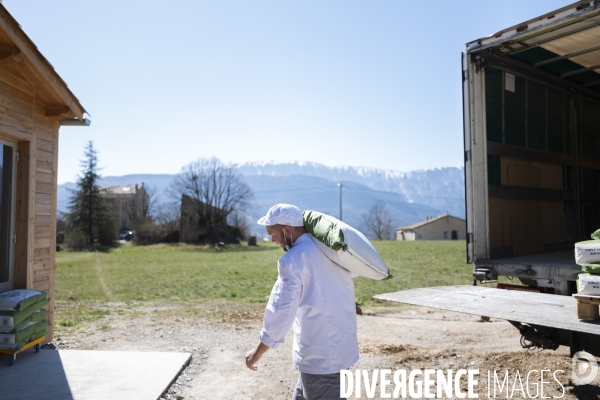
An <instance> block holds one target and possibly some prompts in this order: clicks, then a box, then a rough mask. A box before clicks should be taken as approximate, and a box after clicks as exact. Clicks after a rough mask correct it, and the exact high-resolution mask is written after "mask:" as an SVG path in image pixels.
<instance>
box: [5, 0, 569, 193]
mask: <svg viewBox="0 0 600 400" xmlns="http://www.w3.org/2000/svg"><path fill="white" fill-rule="evenodd" d="M3 4H4V6H5V7H6V8H7V9H8V11H9V12H11V13H12V15H13V16H14V17H15V18H16V19H17V21H19V23H20V24H21V26H22V27H23V29H24V30H25V32H26V33H27V34H28V35H29V37H30V38H31V39H32V40H33V41H34V43H36V45H37V46H38V48H39V49H40V51H41V52H42V53H43V54H44V55H45V56H46V58H47V59H48V60H49V61H50V63H52V65H53V66H54V68H55V69H56V70H57V72H58V73H59V74H60V75H61V77H62V78H63V79H64V80H65V81H66V82H67V84H68V85H69V87H70V88H71V90H72V91H73V93H74V94H75V95H76V96H77V97H78V98H79V100H80V101H81V104H82V105H83V106H84V107H85V109H86V110H87V111H88V112H89V113H90V115H91V120H92V125H91V126H90V127H88V128H84V127H63V128H61V131H60V149H59V153H60V158H59V173H58V181H59V183H64V182H67V181H73V180H74V177H75V176H76V174H77V173H78V171H79V169H80V167H79V160H80V159H81V158H82V154H83V147H84V145H85V143H86V142H87V141H88V140H93V141H94V143H95V146H96V148H97V149H98V151H99V160H100V165H101V167H103V170H102V174H103V175H105V176H108V175H125V174H133V173H176V172H179V170H180V169H181V167H182V166H183V165H184V164H187V163H189V162H191V161H193V160H195V159H197V158H199V157H211V156H216V157H218V158H220V159H221V160H223V161H225V162H235V163H243V162H246V161H277V162H284V161H312V162H318V163H322V164H326V165H330V166H336V165H353V166H367V167H377V168H384V169H393V170H399V171H409V170H413V169H418V168H423V167H430V166H459V165H462V160H463V146H462V136H463V132H462V105H461V80H460V53H461V52H462V51H463V49H464V44H465V43H466V42H468V41H471V40H474V39H478V38H480V37H483V36H487V35H489V34H491V33H493V32H495V31H498V30H501V29H504V28H507V27H509V26H511V25H515V24H517V23H520V22H523V21H525V20H527V19H530V18H533V17H536V16H538V15H541V14H543V13H545V12H549V11H552V10H554V9H556V8H559V7H562V6H564V5H567V4H569V3H568V2H564V1H555V0H525V1H524V0H503V1H497V2H484V1H481V0H473V1H466V0H465V1H422V0H421V1H404V0H402V1H400V0H371V1H367V0H361V1H356V0H337V1H334V0H319V1H310V0H303V1H276V0H255V1H228V0H214V1H201V0H186V1H184V0H171V1H161V2H158V1H152V0H145V1H141V0H118V1H116V0H104V1H74V0H53V1H48V0H4V1H3Z"/></svg>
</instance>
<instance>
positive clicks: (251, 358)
mask: <svg viewBox="0 0 600 400" xmlns="http://www.w3.org/2000/svg"><path fill="white" fill-rule="evenodd" d="M267 350H269V346H267V345H266V344H264V343H263V342H261V341H260V340H259V341H258V344H257V345H256V347H255V348H254V349H252V350H250V351H249V352H248V353H246V367H248V368H250V369H251V370H252V371H256V370H257V369H258V367H257V366H256V365H254V364H256V363H257V362H258V360H260V358H261V357H262V355H263V354H265V352H266V351H267Z"/></svg>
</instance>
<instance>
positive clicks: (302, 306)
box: [260, 233, 358, 374]
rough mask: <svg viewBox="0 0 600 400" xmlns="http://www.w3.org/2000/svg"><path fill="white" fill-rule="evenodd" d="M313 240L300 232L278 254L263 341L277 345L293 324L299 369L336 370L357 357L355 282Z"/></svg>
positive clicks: (261, 339) (294, 348) (348, 366)
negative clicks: (287, 247) (280, 255)
mask: <svg viewBox="0 0 600 400" xmlns="http://www.w3.org/2000/svg"><path fill="white" fill-rule="evenodd" d="M313 240H316V239H313V238H312V237H311V236H310V235H309V234H308V233H305V234H303V235H301V236H300V237H299V238H298V239H297V240H296V242H295V243H294V245H293V247H292V248H291V249H290V250H289V251H288V252H287V253H285V255H284V256H283V257H281V259H279V262H278V263H277V269H278V272H279V276H278V277H277V281H276V282H275V285H274V286H273V290H272V291H271V296H270V298H269V303H268V304H267V308H266V309H265V317H264V326H263V329H262V331H261V333H260V341H261V342H263V343H264V344H266V345H267V346H269V347H270V348H273V349H276V348H277V347H279V345H280V344H281V343H283V341H284V339H285V335H286V333H287V332H288V331H289V329H290V326H292V324H293V327H294V347H293V354H292V358H293V363H294V368H296V369H297V370H299V371H300V372H305V373H309V374H333V373H337V372H339V371H340V370H342V369H347V368H350V366H352V365H353V364H354V363H356V361H358V338H357V334H356V306H355V299H354V282H353V281H352V275H351V274H350V272H348V271H346V270H344V269H342V268H340V267H339V266H337V265H336V264H334V263H333V262H332V261H331V260H330V259H329V258H327V256H325V254H323V252H322V251H321V250H319V248H318V247H317V245H316V244H315V243H314V242H313Z"/></svg>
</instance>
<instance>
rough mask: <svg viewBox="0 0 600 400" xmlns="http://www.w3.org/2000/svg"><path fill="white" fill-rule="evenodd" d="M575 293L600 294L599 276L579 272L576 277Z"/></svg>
mask: <svg viewBox="0 0 600 400" xmlns="http://www.w3.org/2000/svg"><path fill="white" fill-rule="evenodd" d="M577 293H579V294H587V295H590V296H600V276H599V275H591V274H579V276H578V277H577Z"/></svg>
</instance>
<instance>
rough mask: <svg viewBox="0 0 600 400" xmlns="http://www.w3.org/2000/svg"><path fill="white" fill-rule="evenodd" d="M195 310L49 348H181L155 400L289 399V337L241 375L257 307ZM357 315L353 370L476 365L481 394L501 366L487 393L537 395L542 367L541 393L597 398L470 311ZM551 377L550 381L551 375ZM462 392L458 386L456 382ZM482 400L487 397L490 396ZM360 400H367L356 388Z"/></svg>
mask: <svg viewBox="0 0 600 400" xmlns="http://www.w3.org/2000/svg"><path fill="white" fill-rule="evenodd" d="M114 306H115V307H118V305H114ZM196 307H197V308H196V309H194V310H192V311H191V312H190V311H189V309H188V311H187V312H185V313H181V312H177V311H178V310H174V309H170V308H169V307H162V308H161V307H155V308H147V309H143V310H137V311H136V312H135V313H133V314H132V315H116V314H114V313H111V315H110V316H108V317H106V318H104V319H102V320H100V321H97V322H95V323H93V324H91V325H89V326H86V328H85V329H79V330H76V331H74V332H72V333H70V334H62V337H56V338H55V341H54V344H55V345H56V346H57V347H58V348H59V349H69V348H72V349H101V350H139V351H183V352H191V353H192V354H193V356H192V361H191V362H190V364H189V366H188V367H187V368H186V369H185V371H184V372H183V373H182V374H181V375H180V376H179V378H178V379H177V381H176V382H175V383H174V384H173V385H172V387H171V388H170V390H169V391H168V393H167V394H166V395H165V399H178V400H181V399H186V400H188V399H190V400H191V399H195V400H204V399H207V400H208V399H210V400H215V399H229V400H238V399H239V400H242V399H244V400H246V399H253V400H271V399H273V400H274V399H277V400H280V399H289V398H290V396H291V393H292V390H293V387H294V386H295V383H296V381H297V379H298V373H297V371H295V370H294V369H293V368H292V366H291V341H292V338H291V335H288V338H287V339H286V343H285V344H284V345H282V346H281V347H280V348H279V349H277V350H271V351H269V352H267V353H266V354H265V355H264V356H263V358H262V359H261V360H260V362H259V364H258V371H250V370H248V369H247V368H246V366H245V363H244V355H245V354H246V352H247V351H248V350H250V349H251V348H252V347H253V346H254V345H255V344H256V342H257V340H258V333H259V331H260V328H261V321H262V315H261V309H260V307H258V306H251V305H233V306H232V305H214V304H213V305H210V304H208V305H207V304H205V305H198V306H196ZM219 307H220V309H219ZM175 315H179V316H175ZM181 315H185V316H181ZM357 319H358V335H359V345H360V353H361V358H360V360H359V362H358V363H357V364H356V365H355V366H354V367H353V368H352V370H353V371H355V370H357V369H361V370H368V371H369V373H372V372H373V370H375V369H379V370H381V369H390V370H392V373H393V372H394V371H395V370H402V369H404V370H407V371H408V372H407V375H408V374H409V373H410V371H411V370H416V369H421V370H425V369H435V370H448V369H451V370H453V371H455V372H456V371H457V370H459V369H467V370H469V369H471V370H472V369H478V370H479V376H478V378H477V379H478V380H479V383H478V386H477V388H476V391H477V393H479V398H488V384H487V383H488V379H487V375H488V371H491V372H490V373H491V374H493V371H494V370H495V371H497V373H498V376H500V377H501V378H500V379H501V380H502V379H503V378H504V375H505V373H506V370H508V371H509V380H508V382H509V384H508V385H506V386H505V389H503V390H504V391H503V392H502V394H500V391H499V390H498V389H497V394H496V398H510V397H511V395H512V398H530V397H531V398H534V397H535V398H542V396H541V393H540V392H538V393H537V395H536V389H537V390H539V387H540V375H539V372H533V373H531V374H530V379H529V381H526V376H527V374H528V373H529V372H530V371H531V370H537V371H540V370H550V371H551V372H549V373H546V375H545V378H544V381H545V382H546V383H545V384H544V385H543V387H544V393H543V397H546V398H553V397H554V398H559V397H560V398H562V399H567V400H571V399H600V379H598V378H596V380H595V381H594V382H592V384H589V385H585V386H577V385H574V383H573V382H572V372H571V364H572V360H571V358H570V357H569V351H568V348H564V347H561V348H559V349H558V350H557V351H539V350H529V351H528V350H524V349H522V348H521V346H520V344H519V339H520V335H519V333H518V331H517V330H516V329H515V328H514V327H513V326H512V325H510V324H509V323H508V322H506V321H502V320H495V319H491V320H489V321H484V320H483V319H482V318H480V317H478V316H473V315H467V314H459V313H455V312H448V311H439V310H433V309H429V308H424V307H412V306H402V307H399V308H395V307H394V308H391V307H381V308H365V309H363V314H362V315H357ZM559 370H562V371H564V372H557V371H559ZM554 373H556V375H555V376H556V378H557V379H556V380H555V379H553V377H552V374H554ZM517 374H518V375H517ZM421 379H422V377H421ZM492 379H493V375H492ZM492 383H493V380H492ZM521 384H522V386H520V385H521ZM561 385H562V386H561ZM491 387H493V386H491ZM506 387H509V392H508V396H507V392H506ZM513 388H514V389H515V390H514V391H513ZM393 389H394V385H393V379H392V385H391V386H390V388H388V391H387V393H390V394H391V393H392V391H393ZM462 389H463V390H465V391H466V384H464V382H463V385H462ZM520 389H524V390H520ZM527 389H529V394H528V393H527V391H526V390H527ZM379 390H380V389H379V387H377V389H376V392H375V397H374V398H375V399H380V398H382V397H380V392H379ZM434 393H435V389H434ZM563 393H564V395H563ZM489 397H493V392H490V396H489ZM355 398H357V397H356V396H351V397H349V399H355ZM360 398H368V397H367V396H366V393H365V392H363V393H362V396H361V397H360Z"/></svg>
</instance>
